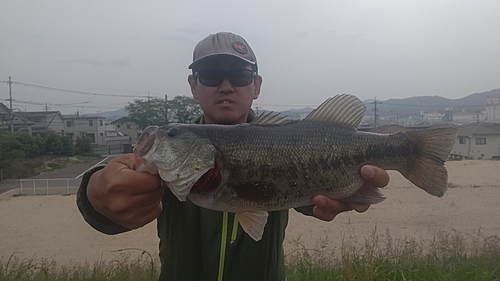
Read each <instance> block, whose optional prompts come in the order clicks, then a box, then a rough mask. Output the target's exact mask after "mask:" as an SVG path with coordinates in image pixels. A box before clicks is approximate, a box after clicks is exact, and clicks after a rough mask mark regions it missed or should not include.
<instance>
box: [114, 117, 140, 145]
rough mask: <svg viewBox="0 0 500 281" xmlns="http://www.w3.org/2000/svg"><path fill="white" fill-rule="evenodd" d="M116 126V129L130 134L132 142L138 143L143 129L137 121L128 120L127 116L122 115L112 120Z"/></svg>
mask: <svg viewBox="0 0 500 281" xmlns="http://www.w3.org/2000/svg"><path fill="white" fill-rule="evenodd" d="M111 124H112V125H114V126H115V128H116V131H118V132H120V133H122V134H124V135H125V136H128V137H129V138H130V141H131V142H132V143H136V142H137V139H138V138H139V137H140V136H141V134H142V130H141V128H140V127H139V125H138V124H137V123H135V122H132V121H130V120H128V118H127V117H122V118H119V119H116V120H115V121H113V122H111Z"/></svg>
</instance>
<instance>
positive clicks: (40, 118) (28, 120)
mask: <svg viewBox="0 0 500 281" xmlns="http://www.w3.org/2000/svg"><path fill="white" fill-rule="evenodd" d="M13 116H14V121H15V126H14V129H16V127H18V128H20V127H27V126H30V127H31V133H32V134H41V133H43V132H48V131H53V132H56V134H59V135H64V121H63V118H62V115H61V113H60V112H59V111H30V112H22V111H21V112H13Z"/></svg>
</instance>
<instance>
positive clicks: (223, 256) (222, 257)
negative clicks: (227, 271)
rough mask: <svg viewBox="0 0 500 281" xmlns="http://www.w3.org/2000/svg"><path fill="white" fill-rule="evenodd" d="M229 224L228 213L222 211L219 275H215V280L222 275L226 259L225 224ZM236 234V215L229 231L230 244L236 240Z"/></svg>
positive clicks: (221, 278) (219, 280) (218, 280)
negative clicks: (231, 229)
mask: <svg viewBox="0 0 500 281" xmlns="http://www.w3.org/2000/svg"><path fill="white" fill-rule="evenodd" d="M228 224H229V213H228V212H223V213H222V237H221V241H220V256H219V275H218V276H217V281H222V280H223V277H224V262H225V259H226V243H227V231H228V229H227V226H228ZM237 235H238V218H237V217H236V215H235V216H234V220H233V231H232V232H231V240H230V241H229V243H230V244H233V243H234V242H235V241H236V237H237Z"/></svg>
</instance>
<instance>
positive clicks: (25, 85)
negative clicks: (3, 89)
mask: <svg viewBox="0 0 500 281" xmlns="http://www.w3.org/2000/svg"><path fill="white" fill-rule="evenodd" d="M1 82H2V83H3V82H4V81H1ZM7 83H8V82H7ZM11 83H12V84H15V85H18V86H22V87H30V88H36V89H44V90H51V91H58V92H66V93H73V94H80V95H88V96H89V95H90V96H103V97H125V98H129V97H133V98H147V97H148V96H140V95H120V94H102V93H92V92H84V91H76V90H68V89H61V88H54V87H47V86H42V85H36V84H29V83H23V82H16V81H12V82H11Z"/></svg>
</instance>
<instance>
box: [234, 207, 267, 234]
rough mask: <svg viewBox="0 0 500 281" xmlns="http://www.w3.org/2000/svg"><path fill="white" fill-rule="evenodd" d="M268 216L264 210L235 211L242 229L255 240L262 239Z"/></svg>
mask: <svg viewBox="0 0 500 281" xmlns="http://www.w3.org/2000/svg"><path fill="white" fill-rule="evenodd" d="M268 216H269V214H268V213H267V212H266V211H257V212H239V213H236V217H237V218H238V221H239V223H240V225H241V227H242V228H243V230H244V231H245V232H246V233H247V234H248V235H249V236H250V237H252V239H253V240H255V241H259V240H260V239H262V235H263V234H264V227H265V226H266V223H267V217H268Z"/></svg>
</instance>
